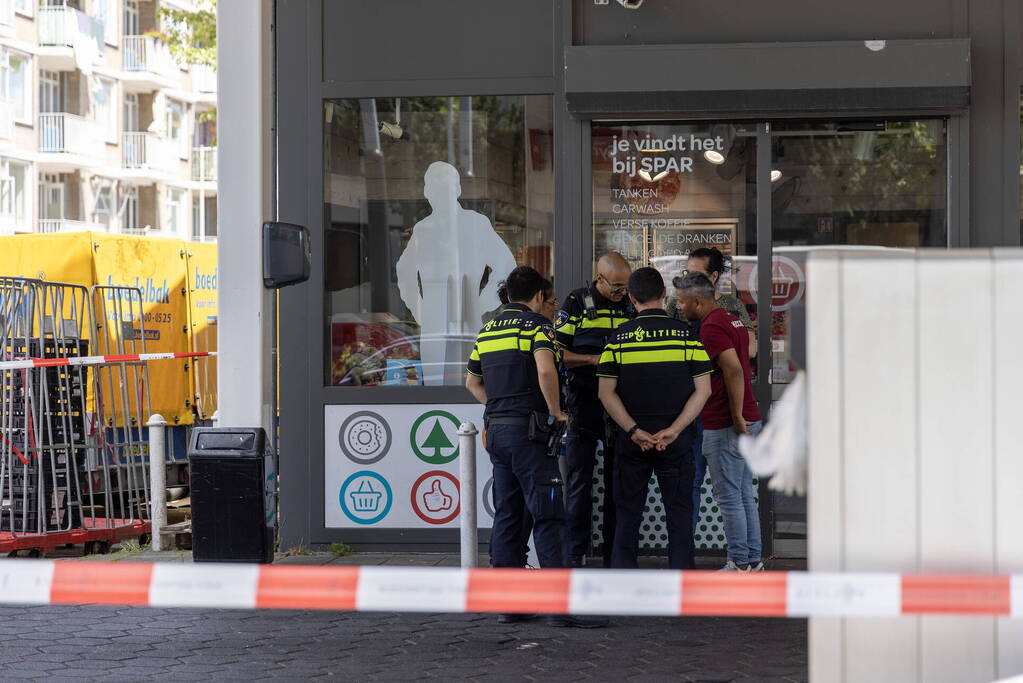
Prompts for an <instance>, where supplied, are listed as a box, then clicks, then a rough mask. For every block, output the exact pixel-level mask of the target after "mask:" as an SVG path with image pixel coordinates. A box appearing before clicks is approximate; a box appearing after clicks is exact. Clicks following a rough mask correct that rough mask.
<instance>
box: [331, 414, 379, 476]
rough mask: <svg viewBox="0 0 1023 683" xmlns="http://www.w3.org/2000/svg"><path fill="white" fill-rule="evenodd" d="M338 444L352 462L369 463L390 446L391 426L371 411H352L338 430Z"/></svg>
mask: <svg viewBox="0 0 1023 683" xmlns="http://www.w3.org/2000/svg"><path fill="white" fill-rule="evenodd" d="M338 444H339V445H340V446H341V452H342V453H344V454H345V456H346V457H347V458H348V459H349V460H351V461H352V462H354V463H357V464H359V465H371V464H373V463H375V462H378V461H380V460H381V459H382V458H383V457H384V456H385V455H387V451H388V450H389V449H390V448H391V428H390V426H388V424H387V420H385V419H384V418H383V417H381V416H380V415H378V414H377V413H374V412H372V411H369V410H362V411H359V412H357V413H352V414H351V415H349V416H348V419H346V420H345V421H344V423H343V424H342V425H341V429H340V430H338Z"/></svg>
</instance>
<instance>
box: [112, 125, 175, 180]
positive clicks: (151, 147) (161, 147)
mask: <svg viewBox="0 0 1023 683" xmlns="http://www.w3.org/2000/svg"><path fill="white" fill-rule="evenodd" d="M174 148H175V145H174V143H173V142H172V141H170V140H164V139H163V138H161V137H159V136H157V135H154V134H153V133H125V134H124V140H123V144H122V146H121V149H122V161H123V163H124V167H125V168H139V169H148V170H153V171H167V172H173V171H175V170H176V169H177V164H178V163H180V160H179V159H178V158H176V155H175V154H174Z"/></svg>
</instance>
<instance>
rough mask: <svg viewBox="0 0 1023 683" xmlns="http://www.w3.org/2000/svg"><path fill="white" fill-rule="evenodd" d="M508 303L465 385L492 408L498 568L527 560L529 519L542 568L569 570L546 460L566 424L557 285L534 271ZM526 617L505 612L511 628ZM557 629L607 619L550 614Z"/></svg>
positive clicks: (484, 338) (493, 552)
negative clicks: (554, 321) (552, 428)
mask: <svg viewBox="0 0 1023 683" xmlns="http://www.w3.org/2000/svg"><path fill="white" fill-rule="evenodd" d="M506 286H507V291H508V299H509V303H508V304H507V305H506V306H505V307H504V310H502V311H501V313H500V314H499V315H498V316H497V317H496V318H494V319H493V320H491V321H490V322H488V323H487V324H486V325H485V326H484V328H483V329H482V330H481V331H480V333H479V335H478V336H477V337H476V343H475V345H474V347H473V350H472V354H471V355H470V356H469V363H468V367H467V370H468V375H467V378H466V382H465V386H466V388H467V389H468V390H469V391H470V392H472V395H473V396H475V397H476V400H478V401H479V402H480V403H484V404H486V410H485V411H484V417H483V420H484V423H485V424H486V429H487V451H488V452H489V453H490V461H491V463H492V464H493V466H494V488H493V491H494V525H493V530H492V532H491V537H490V557H491V563H492V564H493V565H494V566H495V567H522V566H524V565H525V563H526V557H525V543H524V539H523V533H524V529H526V528H528V527H527V525H526V524H525V522H524V520H525V519H526V515H527V513H528V514H529V515H530V516H532V518H533V540H534V542H535V543H536V551H537V555H538V557H539V560H540V566H541V567H544V568H550V567H564V566H565V547H564V542H565V510H564V500H563V495H564V494H563V492H562V485H561V484H562V482H561V478H560V475H559V471H558V462H557V458H556V457H551V456H548V454H547V449H546V434H545V433H542V432H541V430H540V429H539V428H540V427H546V425H547V423H548V418H549V417H551V418H553V419H554V420H559V421H565V420H567V419H568V416H567V415H566V414H565V413H564V412H563V411H562V410H561V395H560V393H559V388H558V360H559V359H558V347H557V344H556V343H555V341H554V330H553V329H552V328H551V326H550V321H549V320H548V319H547V318H545V317H543V316H542V315H541V314H540V312H541V311H542V310H544V308H545V305H546V306H547V307H550V306H551V305H552V299H553V288H552V286H551V283H550V282H549V281H548V280H546V279H544V278H543V277H542V276H541V275H540V274H539V273H538V272H536V271H535V270H534V269H532V268H530V267H529V266H519V267H518V268H516V269H515V270H513V271H512V272H511V274H509V275H508V279H507V280H506ZM523 618H528V617H526V616H524V615H509V614H506V615H501V616H500V617H499V621H500V622H502V623H510V622H512V621H518V620H520V619H523ZM548 624H549V625H551V626H574V627H580V628H594V627H598V626H604V625H606V624H607V620H606V619H582V618H578V617H569V616H551V617H548Z"/></svg>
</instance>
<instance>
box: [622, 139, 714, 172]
mask: <svg viewBox="0 0 1023 683" xmlns="http://www.w3.org/2000/svg"><path fill="white" fill-rule="evenodd" d="M710 151H715V152H725V151H726V150H725V140H724V138H722V137H721V136H720V135H718V136H716V137H702V136H696V135H691V134H690V135H669V136H667V137H664V138H653V137H650V136H647V137H643V138H639V137H633V138H624V137H623V138H619V137H618V136H614V137H612V138H611V172H612V173H624V174H627V175H629V176H640V177H642V178H643V179H645V180H648V181H649V180H653V181H656V180H660V179H661V178H663V177H664V176H666V175H668V174H669V173H671V172H675V173H692V171H693V157H692V156H691V154H702V153H704V152H710Z"/></svg>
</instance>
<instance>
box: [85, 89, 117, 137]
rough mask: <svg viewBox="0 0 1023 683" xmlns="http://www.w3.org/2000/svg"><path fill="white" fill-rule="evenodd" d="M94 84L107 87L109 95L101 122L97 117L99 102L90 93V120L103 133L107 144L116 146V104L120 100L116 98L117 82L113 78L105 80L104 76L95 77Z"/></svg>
mask: <svg viewBox="0 0 1023 683" xmlns="http://www.w3.org/2000/svg"><path fill="white" fill-rule="evenodd" d="M95 78H96V83H98V84H103V85H104V86H109V88H110V95H109V97H108V98H107V103H106V121H103V120H101V119H100V117H99V108H98V106H97V105H98V102H99V100H98V99H97V98H96V93H95V91H93V92H92V93H90V97H91V100H92V102H91V104H92V120H93V122H94V123H95V124H96V125H97V126H99V127H100V129H101V130H102V131H103V135H104V136H105V137H104V139H105V141H106V142H107V143H109V144H117V131H118V125H117V124H118V121H117V102H118V100H119V99H120V98H118V96H117V81H116V80H114V79H113V78H107V77H105V76H96V77H95Z"/></svg>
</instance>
